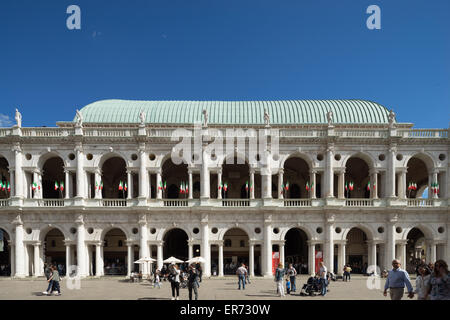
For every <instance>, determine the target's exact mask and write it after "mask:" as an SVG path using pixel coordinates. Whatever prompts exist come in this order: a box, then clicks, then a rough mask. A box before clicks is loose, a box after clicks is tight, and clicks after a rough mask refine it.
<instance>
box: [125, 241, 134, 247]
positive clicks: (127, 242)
mask: <svg viewBox="0 0 450 320" xmlns="http://www.w3.org/2000/svg"><path fill="white" fill-rule="evenodd" d="M125 245H126V246H127V247H132V246H134V241H133V240H125Z"/></svg>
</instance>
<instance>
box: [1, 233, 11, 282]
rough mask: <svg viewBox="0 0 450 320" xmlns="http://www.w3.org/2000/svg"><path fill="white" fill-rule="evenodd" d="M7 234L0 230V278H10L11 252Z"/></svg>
mask: <svg viewBox="0 0 450 320" xmlns="http://www.w3.org/2000/svg"><path fill="white" fill-rule="evenodd" d="M9 240H10V237H9V234H8V233H7V232H6V231H5V230H3V229H0V277H9V276H11V252H10V247H9V243H8V242H9Z"/></svg>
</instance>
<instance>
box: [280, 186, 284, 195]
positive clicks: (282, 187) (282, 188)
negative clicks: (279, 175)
mask: <svg viewBox="0 0 450 320" xmlns="http://www.w3.org/2000/svg"><path fill="white" fill-rule="evenodd" d="M283 190H284V183H282V184H281V193H280V194H283Z"/></svg>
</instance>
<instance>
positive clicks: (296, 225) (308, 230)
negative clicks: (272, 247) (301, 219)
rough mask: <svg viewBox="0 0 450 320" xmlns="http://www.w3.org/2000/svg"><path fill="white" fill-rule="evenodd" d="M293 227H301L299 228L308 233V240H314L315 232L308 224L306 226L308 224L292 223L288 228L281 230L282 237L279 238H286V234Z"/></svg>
mask: <svg viewBox="0 0 450 320" xmlns="http://www.w3.org/2000/svg"><path fill="white" fill-rule="evenodd" d="M291 229H299V230H301V231H303V232H304V233H305V234H306V236H307V237H308V240H312V238H313V237H312V235H313V232H312V230H311V229H310V228H309V227H308V226H306V225H298V224H291V225H289V226H288V227H287V228H283V230H282V231H281V232H280V238H279V239H278V240H284V239H285V238H286V234H287V233H288V232H289V231H290V230H291Z"/></svg>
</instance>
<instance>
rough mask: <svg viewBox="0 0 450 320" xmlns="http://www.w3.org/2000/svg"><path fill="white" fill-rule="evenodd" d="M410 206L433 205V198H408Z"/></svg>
mask: <svg viewBox="0 0 450 320" xmlns="http://www.w3.org/2000/svg"><path fill="white" fill-rule="evenodd" d="M407 205H408V207H432V206H433V200H432V199H422V198H418V199H408V204H407Z"/></svg>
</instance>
